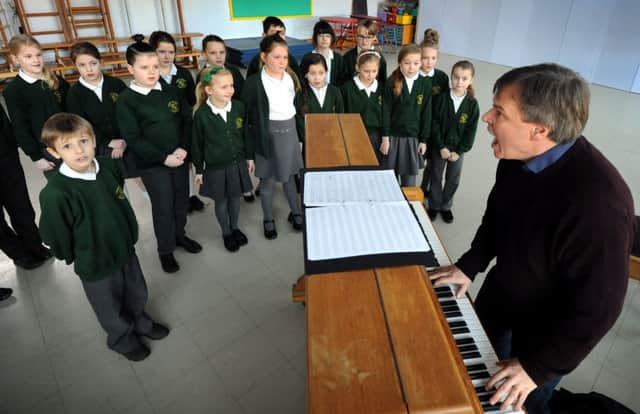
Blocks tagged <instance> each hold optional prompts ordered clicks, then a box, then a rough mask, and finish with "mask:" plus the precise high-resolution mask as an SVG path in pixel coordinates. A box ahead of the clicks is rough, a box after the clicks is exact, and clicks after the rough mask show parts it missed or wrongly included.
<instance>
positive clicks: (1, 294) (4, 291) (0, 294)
mask: <svg viewBox="0 0 640 414" xmlns="http://www.w3.org/2000/svg"><path fill="white" fill-rule="evenodd" d="M12 294H13V290H12V289H9V288H0V301H3V300H6V299H9V298H10V297H11V295H12Z"/></svg>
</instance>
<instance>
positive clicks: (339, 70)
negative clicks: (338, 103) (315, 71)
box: [300, 20, 346, 86]
mask: <svg viewBox="0 0 640 414" xmlns="http://www.w3.org/2000/svg"><path fill="white" fill-rule="evenodd" d="M311 41H312V42H313V50H312V51H311V52H309V53H307V54H306V55H304V56H303V57H302V60H303V61H304V58H305V57H307V55H309V54H311V53H319V54H321V55H322V56H324V59H325V61H326V64H327V70H326V72H327V73H326V78H327V83H329V84H331V85H334V86H340V85H341V84H342V82H344V80H345V78H346V75H345V73H344V72H345V67H344V58H343V57H342V55H341V54H340V53H337V52H334V51H333V50H332V49H331V48H332V47H333V45H334V43H335V41H336V34H335V32H334V31H333V27H331V25H330V24H329V23H327V22H325V21H322V20H320V21H319V22H318V23H316V24H315V25H314V26H313V37H312V38H311ZM302 65H303V63H302V62H301V63H300V69H301V71H302V72H303V74H302V76H304V69H303V68H302Z"/></svg>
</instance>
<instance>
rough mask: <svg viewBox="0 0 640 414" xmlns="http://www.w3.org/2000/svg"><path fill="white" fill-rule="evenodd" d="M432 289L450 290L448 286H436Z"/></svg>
mask: <svg viewBox="0 0 640 414" xmlns="http://www.w3.org/2000/svg"><path fill="white" fill-rule="evenodd" d="M434 290H435V291H436V292H451V288H450V287H449V286H436V287H435V288H434Z"/></svg>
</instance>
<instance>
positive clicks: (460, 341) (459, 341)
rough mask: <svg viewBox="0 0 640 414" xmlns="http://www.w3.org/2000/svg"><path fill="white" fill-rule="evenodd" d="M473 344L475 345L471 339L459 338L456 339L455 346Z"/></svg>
mask: <svg viewBox="0 0 640 414" xmlns="http://www.w3.org/2000/svg"><path fill="white" fill-rule="evenodd" d="M449 326H451V324H449ZM474 343H475V341H474V340H473V338H459V339H456V345H458V346H460V345H468V344H474Z"/></svg>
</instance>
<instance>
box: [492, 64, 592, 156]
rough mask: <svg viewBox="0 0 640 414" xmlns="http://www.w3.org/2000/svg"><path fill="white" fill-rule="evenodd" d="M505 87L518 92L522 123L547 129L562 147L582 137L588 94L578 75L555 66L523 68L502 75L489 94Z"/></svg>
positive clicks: (583, 81)
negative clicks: (530, 123) (512, 87)
mask: <svg viewBox="0 0 640 414" xmlns="http://www.w3.org/2000/svg"><path fill="white" fill-rule="evenodd" d="M506 86H514V87H515V88H516V89H517V91H518V92H519V94H520V97H519V100H520V112H521V113H522V118H523V120H525V121H527V122H535V123H539V124H541V125H544V126H546V127H547V128H549V130H550V133H549V138H551V139H552V140H553V141H555V142H557V143H558V144H563V143H566V142H570V141H573V140H575V139H577V138H578V137H579V136H580V135H581V134H582V131H583V130H584V127H585V125H586V124H587V119H589V100H590V98H591V94H590V92H589V86H588V85H587V82H585V80H584V79H583V78H582V77H581V76H580V75H579V74H578V73H576V72H574V71H573V70H571V69H569V68H566V67H564V66H560V65H557V64H555V63H542V64H539V65H532V66H523V67H520V68H516V69H512V70H510V71H509V72H507V73H505V74H504V75H502V76H501V77H500V78H499V79H498V80H497V81H496V83H495V85H493V93H494V94H498V93H499V92H500V90H501V89H502V88H504V87H506Z"/></svg>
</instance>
